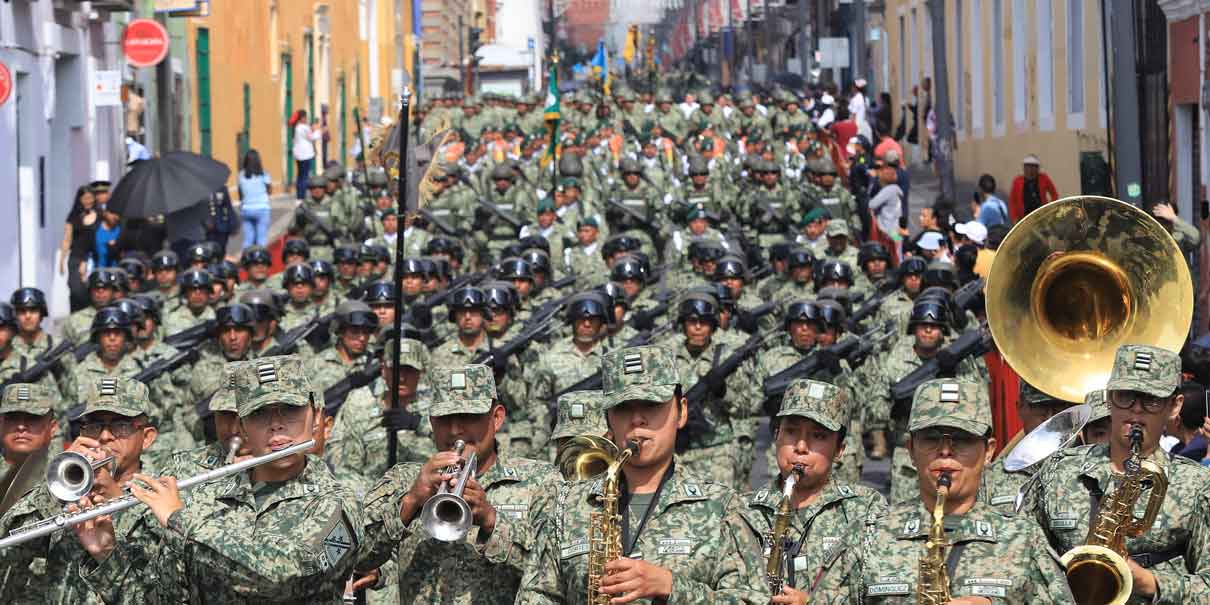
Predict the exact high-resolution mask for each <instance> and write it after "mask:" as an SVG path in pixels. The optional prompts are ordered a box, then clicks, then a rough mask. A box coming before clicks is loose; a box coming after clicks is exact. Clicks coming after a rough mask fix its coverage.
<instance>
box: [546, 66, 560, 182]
mask: <svg viewBox="0 0 1210 605" xmlns="http://www.w3.org/2000/svg"><path fill="white" fill-rule="evenodd" d="M558 67H559V63H558V61H557V60H556V61H551V63H550V75H549V76H548V77H547V78H546V81H547V85H546V110H545V111H543V113H542V118H543V119H545V120H546V129H547V130H548V131H549V132H550V140H549V142H548V143H547V145H546V155H545V156H544V157H543V158H542V166H543V167H545V166H546V164H547V163H548V162H549V161H550V160H552V159H555V158H557V157H558V147H559V145H558V143H559V120H560V119H561V118H562V114H561V112H560V110H559V71H558Z"/></svg>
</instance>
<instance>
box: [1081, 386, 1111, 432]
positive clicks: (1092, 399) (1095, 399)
mask: <svg viewBox="0 0 1210 605" xmlns="http://www.w3.org/2000/svg"><path fill="white" fill-rule="evenodd" d="M1084 403H1086V404H1088V405H1089V406H1090V407H1091V408H1092V415H1091V416H1089V417H1088V424H1092V423H1094V422H1096V421H1098V420H1104V419H1106V418H1108V417H1109V402H1107V401H1106V400H1105V389H1097V390H1095V391H1089V392H1088V394H1086V395H1084ZM1084 426H1088V425H1087V424H1086V425H1084Z"/></svg>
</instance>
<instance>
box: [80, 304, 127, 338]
mask: <svg viewBox="0 0 1210 605" xmlns="http://www.w3.org/2000/svg"><path fill="white" fill-rule="evenodd" d="M105 330H122V331H123V332H125V333H126V337H127V338H131V337H133V336H134V334H133V333H132V332H131V323H130V316H129V315H127V314H126V312H125V311H123V310H122V309H121V308H119V307H116V306H112V305H111V306H108V307H104V308H102V309H100V310H98V311H97V314H96V315H94V316H93V318H92V325H91V326H90V327H89V329H88V334H89V336H90V337H91V338H93V339H95V338H96V337H97V335H98V334H100V333H101V332H103V331H105Z"/></svg>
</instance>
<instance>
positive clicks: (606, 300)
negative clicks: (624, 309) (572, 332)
mask: <svg viewBox="0 0 1210 605" xmlns="http://www.w3.org/2000/svg"><path fill="white" fill-rule="evenodd" d="M612 303H613V300H612V297H611V296H609V295H607V294H605V293H603V292H599V291H595V290H594V291H590V292H581V293H579V294H576V295H574V296H572V297H571V298H570V299H568V301H567V312H566V314H567V322H568V323H574V322H576V321H579V320H581V319H592V318H594V317H595V318H597V319H600V320H601V321H603V322H608V321H609V320H611V319H613V306H612Z"/></svg>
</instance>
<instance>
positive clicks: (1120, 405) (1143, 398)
mask: <svg viewBox="0 0 1210 605" xmlns="http://www.w3.org/2000/svg"><path fill="white" fill-rule="evenodd" d="M1109 403H1111V404H1113V407H1115V408H1117V409H1119V410H1129V409H1131V408H1133V407H1134V405H1135V404H1136V403H1137V404H1139V406H1141V407H1142V408H1143V411H1145V412H1158V411H1160V410H1161V409H1162V408H1163V407H1164V405H1165V404H1167V403H1168V398H1167V397H1152V396H1151V395H1146V394H1143V393H1140V392H1138V391H1109Z"/></svg>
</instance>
